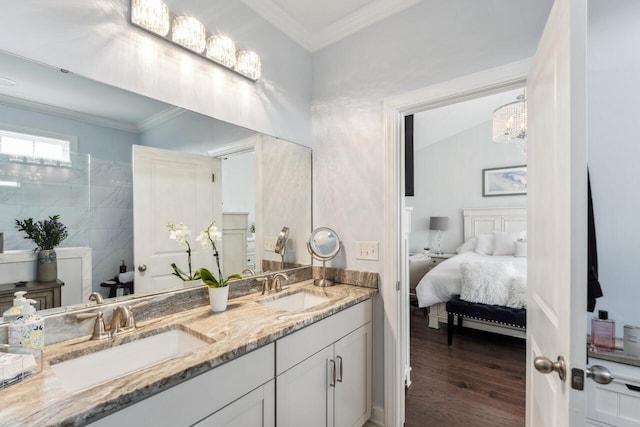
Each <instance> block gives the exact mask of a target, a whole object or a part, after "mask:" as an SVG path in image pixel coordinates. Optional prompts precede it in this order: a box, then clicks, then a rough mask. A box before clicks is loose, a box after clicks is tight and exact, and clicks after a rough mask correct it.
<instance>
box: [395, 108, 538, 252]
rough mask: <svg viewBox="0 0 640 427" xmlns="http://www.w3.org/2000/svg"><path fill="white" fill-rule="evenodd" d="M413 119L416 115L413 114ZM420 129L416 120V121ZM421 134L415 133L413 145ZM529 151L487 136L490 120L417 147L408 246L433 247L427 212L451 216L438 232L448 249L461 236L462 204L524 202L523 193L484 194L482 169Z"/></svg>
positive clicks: (520, 160) (520, 158) (510, 162)
mask: <svg viewBox="0 0 640 427" xmlns="http://www.w3.org/2000/svg"><path fill="white" fill-rule="evenodd" d="M414 117H415V119H414V120H416V121H419V120H420V114H416V115H415V116H414ZM414 128H416V129H419V123H414ZM420 141H421V136H420V134H419V133H415V134H414V145H419V144H420ZM526 162H527V156H526V154H524V153H523V152H522V149H521V148H520V146H519V145H517V144H501V143H497V142H493V141H492V140H491V121H490V120H487V121H486V122H484V123H482V124H480V125H478V126H474V127H472V128H470V129H466V130H464V131H462V132H460V133H458V134H456V135H453V136H451V137H449V138H445V139H443V140H441V141H439V142H437V143H435V144H432V145H429V146H427V147H425V148H423V149H421V150H416V152H415V158H414V167H415V177H414V182H415V196H414V197H407V199H406V204H407V206H413V208H414V210H413V215H412V224H411V230H412V231H411V235H410V242H409V245H410V250H411V251H412V252H419V251H422V250H423V248H425V247H430V248H431V250H434V249H435V248H436V247H437V232H436V231H429V217H431V216H446V217H449V230H448V231H445V232H442V250H443V251H444V252H448V253H452V252H453V251H454V250H455V249H456V247H458V245H460V244H461V243H462V239H463V229H462V228H463V227H462V226H463V218H462V209H463V208H484V207H506V206H526V205H527V196H500V197H482V170H483V169H487V168H494V167H503V166H516V165H524V164H526Z"/></svg>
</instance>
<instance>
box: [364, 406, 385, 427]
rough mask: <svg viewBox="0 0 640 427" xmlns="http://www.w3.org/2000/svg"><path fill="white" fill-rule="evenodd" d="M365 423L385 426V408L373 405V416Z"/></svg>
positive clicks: (380, 426) (379, 426)
mask: <svg viewBox="0 0 640 427" xmlns="http://www.w3.org/2000/svg"><path fill="white" fill-rule="evenodd" d="M365 425H370V426H378V427H384V408H383V407H382V406H376V405H373V406H372V407H371V418H369V421H367V424H365Z"/></svg>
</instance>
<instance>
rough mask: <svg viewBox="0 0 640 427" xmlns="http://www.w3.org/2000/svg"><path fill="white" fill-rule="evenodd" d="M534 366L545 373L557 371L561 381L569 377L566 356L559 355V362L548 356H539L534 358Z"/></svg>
mask: <svg viewBox="0 0 640 427" xmlns="http://www.w3.org/2000/svg"><path fill="white" fill-rule="evenodd" d="M533 366H535V368H536V370H537V371H538V372H541V373H543V374H550V373H551V372H557V373H558V376H559V377H560V381H564V380H565V379H566V378H567V365H566V364H565V363H564V357H562V356H558V361H557V362H552V361H551V359H549V358H548V357H544V356H538V357H536V358H535V359H534V361H533Z"/></svg>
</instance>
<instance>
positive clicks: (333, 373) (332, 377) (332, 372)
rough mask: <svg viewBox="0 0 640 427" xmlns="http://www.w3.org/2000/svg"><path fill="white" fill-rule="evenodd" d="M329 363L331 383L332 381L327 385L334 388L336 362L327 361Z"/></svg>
mask: <svg viewBox="0 0 640 427" xmlns="http://www.w3.org/2000/svg"><path fill="white" fill-rule="evenodd" d="M329 362H330V363H331V381H333V382H329V385H330V386H331V387H335V386H336V362H335V360H329Z"/></svg>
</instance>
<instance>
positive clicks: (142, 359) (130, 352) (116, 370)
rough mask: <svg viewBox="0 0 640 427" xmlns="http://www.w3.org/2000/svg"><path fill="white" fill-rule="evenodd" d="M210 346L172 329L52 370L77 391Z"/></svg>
mask: <svg viewBox="0 0 640 427" xmlns="http://www.w3.org/2000/svg"><path fill="white" fill-rule="evenodd" d="M207 344H208V343H207V342H205V341H203V340H201V339H199V338H196V337H195V336H193V335H191V334H190V333H188V332H185V331H183V330H181V329H171V330H168V331H163V332H159V333H157V334H155V335H151V336H147V337H145V338H139V339H136V340H134V341H130V342H127V343H125V344H121V345H117V346H114V347H109V348H105V349H102V350H98V351H95V352H93V353H89V354H86V355H83V356H80V357H77V358H74V359H69V360H66V361H64V362H60V363H56V364H52V365H51V368H52V369H53V372H54V373H55V374H56V377H58V379H59V380H60V381H61V382H62V385H63V387H64V388H65V389H66V390H68V391H71V392H75V391H79V390H83V389H85V388H88V387H92V386H95V385H98V384H101V383H104V382H106V381H109V380H112V379H115V378H118V377H121V376H123V375H126V374H129V373H131V372H134V371H137V370H139V369H143V368H146V367H149V366H152V365H155V364H156V363H160V362H162V361H164V360H168V359H171V358H174V357H176V356H181V355H184V354H187V353H191V352H193V351H195V350H197V349H198V348H200V347H203V346H205V345H207Z"/></svg>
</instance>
